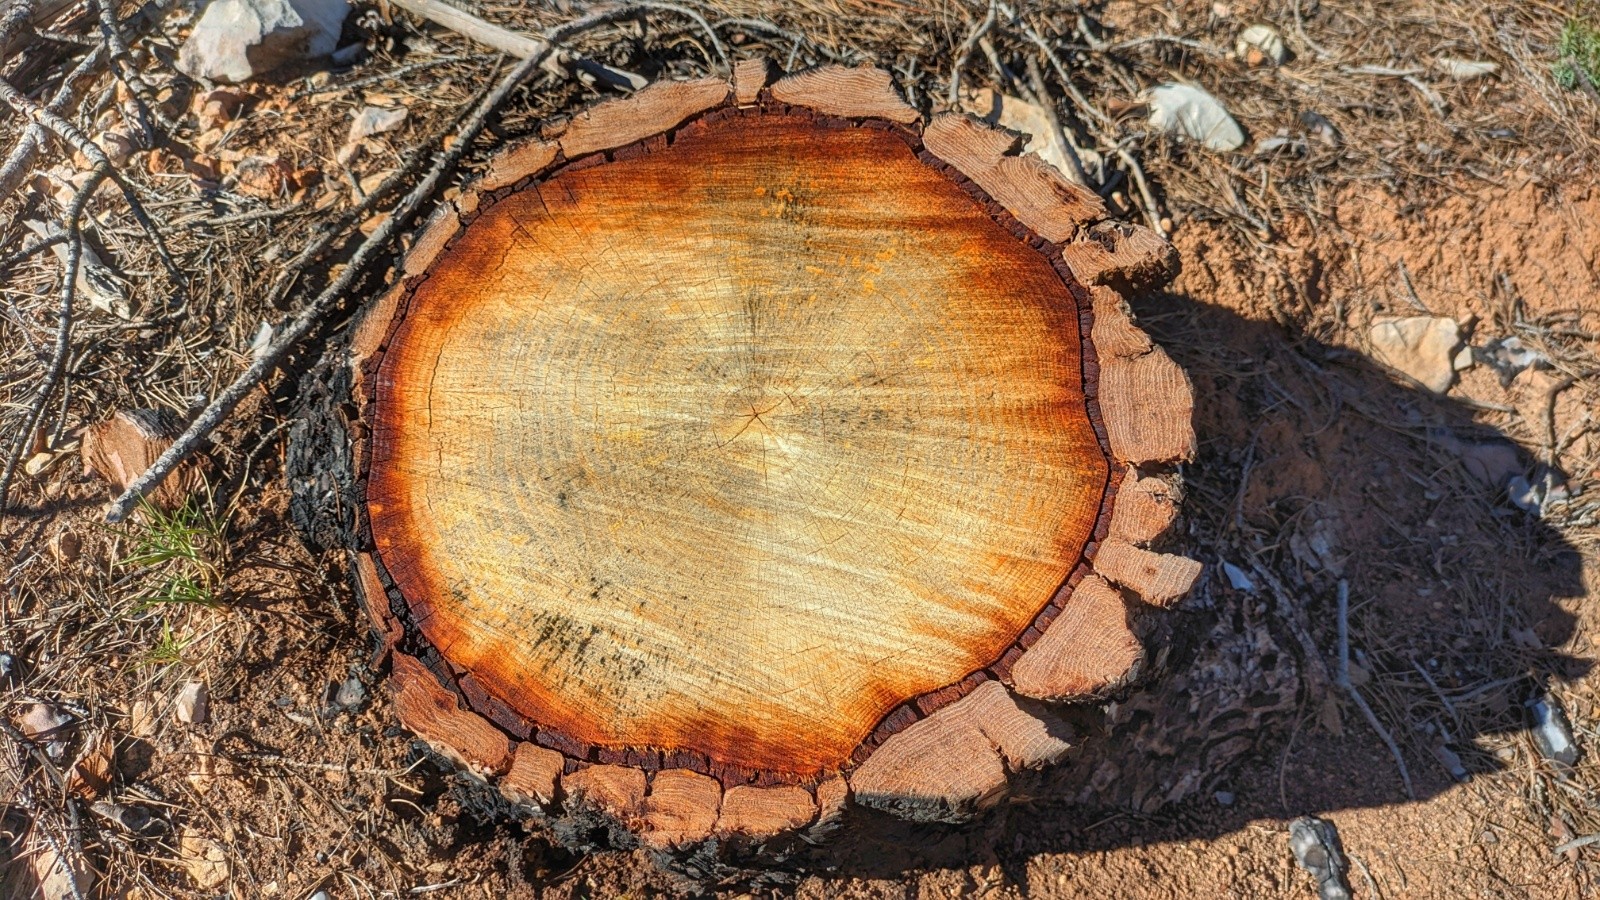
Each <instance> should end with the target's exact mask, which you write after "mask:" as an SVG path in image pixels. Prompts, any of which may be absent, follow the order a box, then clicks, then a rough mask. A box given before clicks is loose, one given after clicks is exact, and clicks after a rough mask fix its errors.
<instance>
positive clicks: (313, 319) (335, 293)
mask: <svg viewBox="0 0 1600 900" xmlns="http://www.w3.org/2000/svg"><path fill="white" fill-rule="evenodd" d="M632 10H633V7H629V6H623V7H618V8H616V9H610V10H604V11H601V12H596V13H590V14H589V15H587V16H584V17H583V18H580V19H576V20H574V21H572V22H569V23H567V24H566V25H563V26H561V27H560V28H555V29H552V30H550V31H549V32H546V40H545V43H544V45H543V47H542V49H540V50H539V51H538V52H536V53H534V54H533V55H531V56H529V57H527V58H526V59H524V60H523V61H522V62H521V63H520V64H518V65H517V67H516V68H515V69H512V70H511V72H510V74H508V75H506V77H505V78H504V79H503V80H502V81H501V82H500V84H499V85H497V86H496V87H495V88H494V90H493V91H491V92H490V93H489V94H488V95H487V96H486V97H484V98H483V100H481V101H480V102H479V103H478V106H477V107H476V108H475V109H474V110H473V112H472V114H471V115H470V116H468V117H467V119H466V120H464V121H463V122H462V124H461V127H460V129H459V130H458V131H457V133H456V139H455V142H454V143H453V144H451V145H450V149H449V150H447V151H445V152H444V153H442V154H440V155H439V158H438V160H437V161H436V162H435V163H434V164H433V167H432V168H430V169H429V170H428V174H427V175H425V176H424V177H423V179H422V181H421V182H420V183H418V184H417V186H416V187H415V188H413V189H412V190H411V193H409V194H407V195H406V196H405V197H404V198H403V199H401V201H400V203H399V204H398V205H396V207H395V208H394V210H393V212H392V213H391V214H390V216H389V218H388V219H387V220H386V221H384V223H383V224H382V225H380V226H378V228H377V230H375V231H373V233H372V234H371V236H369V237H368V238H367V239H366V240H365V241H363V242H362V243H361V246H360V247H359V248H357V249H356V252H355V254H354V255H353V256H352V257H351V258H350V262H349V263H348V264H347V265H346V266H345V268H344V271H343V272H342V273H341V274H340V275H339V277H338V278H337V279H335V280H334V281H333V282H332V283H331V284H329V285H328V286H327V287H326V288H324V289H323V291H322V293H320V294H318V295H317V296H316V298H315V299H313V300H312V301H311V302H310V303H308V304H306V307H305V309H302V310H301V311H300V312H299V313H298V314H297V315H295V316H293V317H292V318H290V319H289V321H287V322H285V323H284V324H283V325H282V326H281V327H280V328H278V329H277V333H278V338H277V340H275V341H273V342H272V344H271V345H269V346H268V347H267V349H266V350H265V351H264V352H262V353H261V355H259V356H257V357H256V359H255V360H254V361H253V362H252V363H251V364H250V367H249V368H247V369H245V370H244V372H243V373H242V374H241V375H240V376H239V377H238V378H236V379H234V381H233V383H232V384H230V385H228V386H227V387H226V388H224V389H223V391H222V393H221V394H218V395H217V397H216V399H214V400H212V401H211V403H210V405H208V406H207V407H206V408H205V409H204V410H202V411H201V413H200V415H199V416H197V417H196V418H195V420H194V421H193V422H192V423H190V425H189V427H188V428H187V429H186V430H185V431H184V432H183V434H181V435H179V436H178V439H177V440H175V441H173V443H172V446H171V447H168V448H167V450H166V452H165V453H162V454H161V456H160V457H158V458H157V459H156V461H155V462H154V463H152V464H151V465H150V468H149V469H148V470H146V471H145V473H144V474H143V475H140V476H139V477H138V478H137V479H135V480H134V482H133V483H132V484H130V485H129V486H128V489H127V490H126V491H124V492H123V493H122V496H120V497H118V498H117V499H116V500H114V501H112V503H111V505H110V507H109V508H108V509H107V510H106V521H107V522H111V523H117V522H121V521H122V520H123V519H126V518H127V517H128V514H129V513H130V512H132V511H133V508H134V506H135V505H137V504H138V502H139V500H140V498H142V497H144V495H145V494H148V493H149V492H150V491H152V490H154V489H155V488H156V486H158V485H159V484H161V482H162V481H163V480H164V479H166V477H167V476H168V475H169V474H171V473H172V471H173V470H174V469H176V468H177V467H178V465H179V464H180V463H182V462H183V461H184V460H185V459H188V458H189V457H190V456H191V455H193V453H194V452H195V451H196V450H197V449H199V447H200V443H201V441H204V440H205V439H206V437H207V436H208V435H210V434H211V432H212V431H213V430H215V429H216V427H217V426H218V425H221V424H222V423H223V422H224V421H226V420H227V418H228V416H229V415H231V414H232V413H233V410H234V409H235V408H237V407H238V405H239V403H240V402H241V401H243V400H244V398H245V396H246V395H248V394H249V393H250V392H251V391H252V390H254V389H255V388H256V386H257V385H259V384H261V382H262V381H264V380H266V377H267V375H269V374H270V373H271V372H273V371H274V370H275V369H277V367H278V364H279V363H281V362H283V360H284V358H285V357H287V356H288V355H289V351H290V350H292V349H294V347H295V346H296V345H298V344H299V343H300V341H301V340H302V339H303V338H305V336H306V335H307V334H309V333H310V332H311V330H312V329H313V328H314V327H316V326H317V325H318V324H320V323H321V322H323V321H324V320H325V319H326V318H327V317H328V315H329V314H330V313H332V311H333V310H334V308H335V307H337V306H338V304H339V302H340V301H342V300H343V299H345V295H346V292H347V291H348V290H349V289H350V287H351V286H352V285H354V284H355V282H356V279H357V278H358V277H360V275H361V274H362V273H363V272H364V271H365V270H366V267H367V265H368V264H370V263H371V262H372V261H373V259H374V257H376V256H377V255H378V254H379V253H380V252H381V251H382V250H383V249H384V248H385V247H387V246H388V244H389V242H390V241H391V240H393V239H394V237H395V236H396V235H397V234H398V233H399V232H400V230H401V229H402V228H404V227H405V226H406V224H407V223H408V222H409V221H410V220H411V217H412V216H413V215H415V214H416V212H417V210H418V209H420V208H421V206H422V204H423V203H425V202H426V201H427V200H428V198H430V197H432V196H433V193H434V191H435V190H437V189H438V187H439V183H440V182H441V181H442V180H443V179H444V177H445V175H446V174H447V173H449V172H451V171H453V170H454V169H455V166H456V164H457V163H459V162H460V161H461V158H462V157H463V156H465V155H466V153H467V150H468V148H470V147H471V146H472V142H473V141H475V140H476V139H477V137H478V135H479V134H481V133H482V132H483V129H484V127H485V126H486V125H487V124H488V121H489V116H491V115H492V114H493V113H494V112H495V110H497V109H499V108H500V105H501V104H502V103H504V102H505V101H506V98H508V97H510V96H511V92H512V91H514V90H516V88H517V86H518V85H520V84H522V82H523V81H524V80H526V79H527V77H528V76H529V75H531V74H533V71H534V70H535V69H537V68H538V67H539V66H540V65H541V64H542V63H543V62H544V60H545V58H546V57H547V56H549V55H550V53H551V52H552V50H553V49H554V46H555V45H554V42H555V41H558V40H560V39H562V38H563V37H566V36H568V35H571V34H576V33H578V32H580V31H583V30H584V29H587V28H593V27H595V26H596V25H601V24H604V23H606V22H609V21H611V20H612V19H614V18H617V17H619V16H623V15H627V14H628V13H629V12H631V11H632Z"/></svg>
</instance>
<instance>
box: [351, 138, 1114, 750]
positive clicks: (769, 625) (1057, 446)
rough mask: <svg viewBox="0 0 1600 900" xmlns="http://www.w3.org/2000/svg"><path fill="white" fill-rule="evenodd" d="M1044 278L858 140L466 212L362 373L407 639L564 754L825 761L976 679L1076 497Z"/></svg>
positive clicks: (1090, 509) (1076, 421)
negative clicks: (674, 752) (368, 389)
mask: <svg viewBox="0 0 1600 900" xmlns="http://www.w3.org/2000/svg"><path fill="white" fill-rule="evenodd" d="M1082 347H1083V342H1082V340H1081V338H1080V336H1079V333H1078V312H1077V306H1076V303H1075V302H1074V300H1073V298H1072V295H1071V293H1070V292H1069V291H1068V289H1067V287H1066V285H1065V284H1064V283H1063V282H1062V280H1061V277H1060V276H1059V275H1058V274H1057V273H1056V271H1055V270H1054V269H1053V268H1052V267H1051V266H1050V263H1049V261H1048V260H1047V259H1045V257H1043V256H1042V255H1040V254H1039V253H1037V252H1035V251H1034V250H1033V249H1032V248H1030V247H1028V246H1027V245H1025V244H1022V243H1020V242H1018V241H1017V240H1016V239H1015V238H1013V237H1012V236H1011V235H1010V234H1008V233H1006V232H1005V231H1003V230H1002V229H1001V228H1000V226H999V225H997V224H995V222H994V220H993V219H992V218H991V217H990V216H989V215H988V214H987V213H986V212H985V211H984V209H983V208H982V207H981V206H979V205H978V204H977V203H976V202H974V201H973V199H972V198H971V197H969V196H968V195H967V194H966V193H964V192H963V191H962V190H961V189H960V188H958V187H957V186H955V185H954V184H952V183H951V182H950V181H949V180H948V179H947V178H945V177H944V176H942V175H940V174H939V173H938V172H936V171H934V170H933V169H930V168H929V167H928V166H926V165H924V164H923V163H921V162H919V161H918V160H917V158H916V155H915V154H914V153H913V152H912V150H911V149H910V148H909V147H908V146H907V145H906V143H905V141H903V140H901V139H900V138H898V137H896V136H895V135H894V134H892V133H890V132H888V131H884V130H878V129H865V128H850V129H844V128H829V127H826V126H824V125H819V124H818V123H817V122H816V121H815V120H814V119H811V118H809V117H800V116H785V115H773V116H761V117H757V118H748V119H745V118H740V119H725V120H723V122H721V123H719V124H718V125H714V126H711V127H709V128H706V129H704V130H701V131H699V132H698V133H695V134H690V135H684V136H682V137H680V138H679V140H678V141H676V142H675V143H674V144H673V145H672V146H671V147H667V148H663V149H660V150H656V151H652V152H648V153H644V154H642V155H640V156H637V157H635V158H633V159H627V160H621V161H617V162H612V163H610V164H607V165H604V166H593V167H588V168H582V169H577V170H572V169H568V170H566V171H563V172H561V173H559V174H557V175H556V176H555V177H553V178H551V179H549V180H548V181H545V182H543V183H542V184H538V185H535V186H532V187H530V188H528V189H527V190H523V191H519V192H517V193H514V194H512V195H510V196H508V197H507V198H505V199H504V200H501V201H500V202H498V203H495V204H494V205H493V206H492V207H490V208H489V209H487V210H486V211H484V212H483V213H482V214H481V215H480V216H479V217H478V219H477V221H476V222H474V224H473V226H472V227H471V228H470V229H468V230H467V231H466V232H465V233H463V234H462V235H461V237H460V238H459V239H458V240H457V241H456V242H455V244H454V245H453V246H452V247H451V249H450V250H449V252H448V253H446V254H444V255H443V256H441V257H439V258H438V259H437V260H436V261H435V262H434V265H433V270H432V274H431V275H430V277H429V278H428V280H427V281H426V282H424V283H423V284H422V286H421V287H420V288H418V289H417V291H416V292H415V293H414V294H413V296H412V298H411V302H410V304H409V307H408V309H407V312H406V316H405V319H404V320H403V321H402V323H401V325H400V327H399V328H398V329H397V330H396V331H395V333H394V335H393V336H392V338H391V340H390V345H389V350H388V351H387V353H386V354H385V356H384V360H383V365H382V368H381V369H380V372H379V379H378V389H377V415H376V417H375V423H374V430H373V455H372V475H371V478H370V481H369V482H368V486H367V497H368V502H369V511H370V514H371V517H372V531H373V539H374V541H375V543H376V545H377V548H378V550H379V552H380V553H381V554H382V555H383V559H384V561H385V563H386V564H387V565H388V568H389V572H390V574H391V575H392V576H393V578H394V579H395V582H396V583H397V584H398V585H399V587H400V589H401V591H402V592H403V593H404V594H405V596H406V598H407V600H408V601H409V602H410V605H411V608H412V610H413V611H414V614H415V615H416V616H417V618H418V621H419V624H420V627H421V629H422V631H423V633H424V634H426V635H427V637H428V639H429V640H430V641H431V642H432V643H433V644H434V645H435V646H437V647H440V648H444V649H445V654H446V656H447V657H448V658H449V659H450V661H451V662H452V663H454V664H455V665H457V666H460V667H463V668H465V669H466V670H467V671H470V672H472V673H473V675H474V677H476V678H477V679H478V680H479V681H480V682H481V683H482V684H483V685H484V687H485V688H486V689H488V690H489V691H490V692H492V693H494V694H496V695H498V696H500V697H502V698H505V699H506V700H507V702H509V703H510V704H511V705H512V706H513V707H515V708H516V709H517V711H518V712H520V713H522V714H523V715H525V716H527V717H528V718H529V719H531V720H533V721H535V722H538V723H540V724H541V725H542V726H544V727H547V728H553V729H556V730H559V731H561V732H563V733H564V734H566V735H567V736H568V737H570V738H573V739H574V740H577V741H581V742H583V743H585V744H593V745H600V746H608V747H625V746H633V747H662V748H670V749H683V750H691V751H696V752H699V753H703V754H705V755H706V756H708V757H710V758H711V759H714V760H718V761H720V762H723V763H726V764H729V765H736V766H742V767H745V768H749V769H760V770H768V771H773V772H778V773H782V774H785V775H796V776H803V777H804V776H811V775H814V774H816V773H820V772H822V771H824V770H828V769H838V768H839V767H840V766H842V765H843V764H844V763H845V762H846V761H847V760H848V759H849V758H850V754H851V753H852V752H854V750H855V749H856V747H857V746H858V745H859V744H860V743H861V742H862V740H864V739H865V738H866V737H867V736H868V735H869V734H870V733H871V732H872V730H873V728H874V727H876V726H877V724H878V722H879V721H880V720H881V719H883V717H884V716H885V715H887V714H888V713H889V712H890V711H891V710H892V709H894V708H895V707H896V706H899V705H900V704H902V703H904V702H906V701H908V700H911V699H913V698H915V697H917V696H918V695H920V694H924V693H926V692H928V691H931V690H934V689H936V688H939V687H942V686H944V685H947V684H951V683H954V682H957V681H960V680H961V679H962V678H963V677H965V676H966V675H967V674H969V673H971V672H973V671H976V670H979V669H982V668H984V667H986V666H988V665H990V664H992V663H994V662H995V661H996V660H998V659H999V658H1000V656H1001V655H1002V654H1003V653H1004V651H1005V650H1006V648H1007V647H1009V646H1010V645H1011V644H1012V643H1013V642H1015V641H1016V639H1017V636H1018V635H1020V634H1021V633H1022V631H1023V630H1024V629H1026V628H1027V627H1028V625H1029V624H1030V623H1031V622H1032V620H1033V617H1034V616H1035V615H1037V614H1038V612H1039V610H1040V609H1041V608H1042V607H1043V606H1044V603H1045V601H1047V600H1048V599H1049V598H1050V595H1051V594H1052V593H1053V592H1054V590H1055V588H1056V587H1057V586H1058V585H1059V584H1060V583H1061V582H1062V580H1063V579H1064V577H1065V575H1066V573H1067V572H1069V571H1070V570H1071V569H1072V567H1073V566H1074V565H1076V563H1077V562H1078V560H1079V558H1080V556H1081V554H1082V552H1083V547H1084V544H1085V543H1086V542H1087V541H1088V539H1089V535H1090V532H1091V531H1092V530H1093V528H1094V524H1095V521H1096V518H1097V516H1098V514H1099V510H1100V501H1101V499H1102V497H1103V496H1104V494H1105V489H1106V476H1107V471H1108V468H1107V463H1106V458H1105V453H1104V451H1102V449H1101V447H1100V444H1099V441H1098V440H1097V439H1096V437H1095V433H1094V430H1093V428H1092V427H1091V426H1090V423H1089V418H1088V414H1087V406H1086V404H1085V402H1084V396H1083V384H1082V381H1083V379H1082V375H1081V372H1082V368H1083V360H1082Z"/></svg>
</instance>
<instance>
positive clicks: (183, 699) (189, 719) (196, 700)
mask: <svg viewBox="0 0 1600 900" xmlns="http://www.w3.org/2000/svg"><path fill="white" fill-rule="evenodd" d="M210 699H211V698H210V696H209V695H208V694H207V692H206V686H205V684H204V683H203V682H199V681H191V682H189V683H188V684H186V685H184V686H183V688H182V690H180V691H178V698H177V700H176V701H174V703H173V710H172V711H173V714H174V715H176V716H177V717H178V721H179V722H182V723H183V724H185V725H201V724H204V723H205V720H206V716H207V715H208V714H209V713H210V706H211V704H210Z"/></svg>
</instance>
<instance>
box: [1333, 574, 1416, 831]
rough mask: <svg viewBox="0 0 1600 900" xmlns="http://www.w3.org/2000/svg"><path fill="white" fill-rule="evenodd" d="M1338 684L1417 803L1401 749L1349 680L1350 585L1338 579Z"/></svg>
mask: <svg viewBox="0 0 1600 900" xmlns="http://www.w3.org/2000/svg"><path fill="white" fill-rule="evenodd" d="M1337 684H1338V685H1339V687H1341V688H1343V689H1344V691H1345V693H1347V694H1349V695H1350V699H1352V700H1354V701H1355V702H1356V707H1357V708H1359V709H1360V710H1361V714H1362V715H1363V716H1365V717H1366V719H1367V724H1368V725H1371V726H1372V730H1373V731H1376V732H1377V733H1378V737H1379V738H1381V739H1382V740H1383V744H1384V746H1386V747H1388V748H1389V754H1390V755H1391V756H1393V757H1394V764H1395V768H1397V769H1399V770H1400V783H1401V784H1402V785H1403V786H1404V787H1405V789H1406V796H1407V797H1409V798H1411V799H1413V800H1415V799H1416V797H1417V792H1416V791H1414V790H1412V788H1411V772H1410V771H1409V770H1407V769H1406V760H1405V757H1403V756H1401V755H1400V746H1399V745H1398V744H1396V743H1395V742H1394V737H1393V736H1392V735H1390V734H1389V729H1387V728H1384V727H1383V723H1382V722H1379V721H1378V714H1377V713H1375V712H1373V711H1372V707H1371V706H1368V705H1367V698H1365V697H1363V696H1361V691H1360V689H1359V688H1357V687H1356V686H1355V683H1354V682H1352V681H1351V680H1350V582H1348V581H1345V580H1344V579H1342V578H1341V579H1339V674H1338V678H1337Z"/></svg>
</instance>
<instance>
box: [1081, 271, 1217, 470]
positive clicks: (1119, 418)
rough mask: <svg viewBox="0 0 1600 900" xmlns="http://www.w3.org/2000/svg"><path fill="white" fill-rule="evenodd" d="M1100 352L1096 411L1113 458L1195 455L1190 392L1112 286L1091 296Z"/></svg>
mask: <svg viewBox="0 0 1600 900" xmlns="http://www.w3.org/2000/svg"><path fill="white" fill-rule="evenodd" d="M1091 296H1092V297H1093V303H1094V332H1093V335H1094V342H1095V348H1096V349H1097V350H1098V351H1099V353H1100V407H1101V410H1102V412H1103V413H1104V415H1105V424H1106V438H1107V440H1108V441H1109V442H1110V444H1111V453H1112V455H1113V456H1114V457H1116V459H1118V460H1119V461H1123V462H1130V463H1134V464H1136V465H1137V464H1141V463H1152V462H1177V461H1182V460H1188V459H1192V458H1193V457H1194V426H1193V424H1192V423H1191V419H1192V417H1193V409H1194V392H1193V390H1192V389H1191V388H1190V386H1189V377H1188V376H1187V375H1185V374H1184V373H1183V370H1182V369H1181V368H1179V367H1178V364H1177V363H1175V362H1173V361H1172V358H1171V357H1169V356H1168V355H1167V352H1166V351H1165V350H1163V349H1161V348H1160V347H1157V346H1155V344H1153V343H1151V341H1150V338H1149V337H1148V336H1147V335H1145V334H1144V332H1142V331H1140V330H1139V328H1138V326H1136V325H1135V324H1134V323H1133V318H1132V316H1131V315H1130V313H1129V312H1128V304H1127V302H1126V301H1124V300H1123V299H1122V296H1121V295H1120V294H1118V293H1117V292H1116V291H1114V290H1111V289H1110V288H1104V287H1099V288H1095V289H1094V290H1093V291H1092V292H1091Z"/></svg>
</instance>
